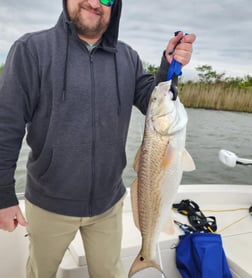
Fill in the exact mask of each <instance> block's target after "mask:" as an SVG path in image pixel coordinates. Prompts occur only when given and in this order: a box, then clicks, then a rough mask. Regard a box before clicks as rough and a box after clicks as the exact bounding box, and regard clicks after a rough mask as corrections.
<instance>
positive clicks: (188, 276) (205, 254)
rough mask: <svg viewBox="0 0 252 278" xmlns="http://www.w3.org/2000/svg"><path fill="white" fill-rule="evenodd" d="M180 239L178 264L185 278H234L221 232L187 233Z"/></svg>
mask: <svg viewBox="0 0 252 278" xmlns="http://www.w3.org/2000/svg"><path fill="white" fill-rule="evenodd" d="M179 239H180V241H179V244H178V246H177V247H176V265H177V268H178V270H179V272H180V274H181V275H182V277H183V278H232V274H231V272H230V270H229V267H228V263H227V259H226V255H225V252H224V250H223V247H222V240H221V236H220V235H219V234H211V233H199V232H196V233H187V234H185V235H181V236H180V237H179Z"/></svg>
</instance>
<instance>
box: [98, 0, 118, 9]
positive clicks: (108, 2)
mask: <svg viewBox="0 0 252 278" xmlns="http://www.w3.org/2000/svg"><path fill="white" fill-rule="evenodd" d="M100 3H101V4H102V5H104V6H108V7H111V6H113V5H114V3H115V0H100Z"/></svg>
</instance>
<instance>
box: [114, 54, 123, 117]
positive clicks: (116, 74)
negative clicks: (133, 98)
mask: <svg viewBox="0 0 252 278" xmlns="http://www.w3.org/2000/svg"><path fill="white" fill-rule="evenodd" d="M114 63H115V78H116V97H117V102H118V108H117V114H118V115H120V114H121V94H120V86H119V77H118V75H119V73H118V66H117V56H116V53H115V54H114Z"/></svg>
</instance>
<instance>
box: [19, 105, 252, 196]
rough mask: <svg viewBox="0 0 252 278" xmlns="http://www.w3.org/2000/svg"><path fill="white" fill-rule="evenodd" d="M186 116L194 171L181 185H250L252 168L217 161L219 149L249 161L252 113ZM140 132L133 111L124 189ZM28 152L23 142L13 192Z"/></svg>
mask: <svg viewBox="0 0 252 278" xmlns="http://www.w3.org/2000/svg"><path fill="white" fill-rule="evenodd" d="M187 113H188V118H189V122H188V131H187V142H186V146H187V150H188V151H189V153H190V154H191V156H192V157H193V159H194V161H195V164H196V168H197V169H196V170H195V171H194V172H190V173H184V175H183V179H182V184H201V183H207V184H252V167H249V166H248V167H246V166H237V167H235V168H228V167H226V166H225V165H223V164H221V162H219V160H218V152H219V150H220V149H227V150H230V151H233V152H235V153H236V154H237V155H238V156H240V157H246V158H252V130H251V122H252V114H249V113H236V112H224V111H214V110H204V109H187ZM143 130H144V116H143V115H142V114H141V113H140V112H139V111H138V110H136V109H133V113H132V119H131V124H130V129H129V134H128V142H127V147H126V151H127V161H128V164H127V167H126V169H125V171H124V174H123V179H124V182H125V184H126V186H130V185H131V183H132V182H133V180H134V178H135V176H136V174H135V172H134V170H133V167H132V166H133V162H134V158H135V154H136V151H137V149H138V148H139V146H140V144H141V140H142V134H143ZM28 151H29V148H28V147H27V145H26V144H25V143H24V144H23V147H22V150H21V153H20V159H19V161H18V167H17V171H16V182H17V192H22V191H23V190H24V184H25V175H26V174H25V164H26V159H27V154H28Z"/></svg>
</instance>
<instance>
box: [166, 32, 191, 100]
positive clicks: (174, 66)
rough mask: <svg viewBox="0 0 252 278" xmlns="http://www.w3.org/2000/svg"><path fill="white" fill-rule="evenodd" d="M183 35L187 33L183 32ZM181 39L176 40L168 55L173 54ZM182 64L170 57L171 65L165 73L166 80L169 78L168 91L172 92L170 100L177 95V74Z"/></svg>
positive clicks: (180, 73)
mask: <svg viewBox="0 0 252 278" xmlns="http://www.w3.org/2000/svg"><path fill="white" fill-rule="evenodd" d="M180 32H181V31H176V32H175V33H174V36H175V37H176V36H177V35H178V34H179V33H180ZM185 35H188V34H187V33H185ZM180 42H181V41H178V42H177V43H176V45H175V46H174V47H173V49H172V50H171V51H170V52H168V54H169V55H173V53H174V51H175V49H176V47H177V46H178V45H179V44H180ZM181 69H182V64H181V63H179V62H178V61H176V60H175V59H174V58H172V62H171V65H170V67H169V70H168V73H167V81H169V80H171V87H170V91H171V92H172V94H173V98H172V100H174V101H175V100H176V99H177V97H178V88H177V86H178V76H180V75H182V70H181Z"/></svg>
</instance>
